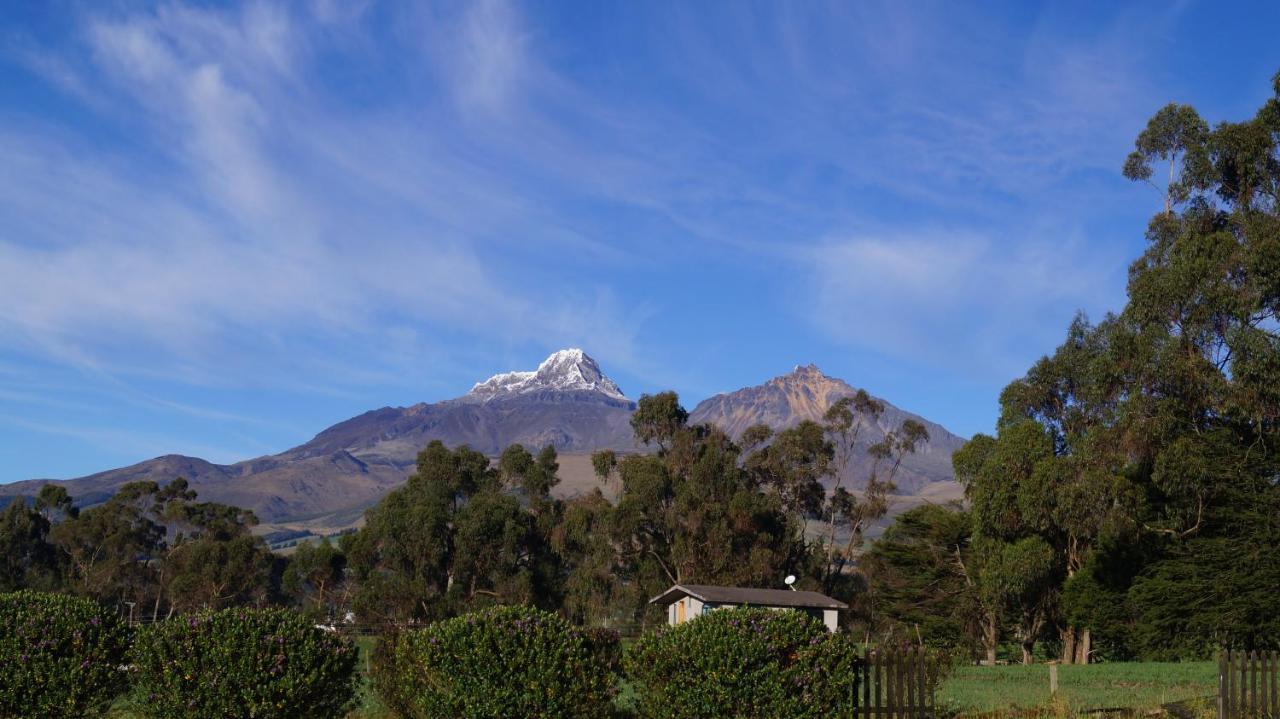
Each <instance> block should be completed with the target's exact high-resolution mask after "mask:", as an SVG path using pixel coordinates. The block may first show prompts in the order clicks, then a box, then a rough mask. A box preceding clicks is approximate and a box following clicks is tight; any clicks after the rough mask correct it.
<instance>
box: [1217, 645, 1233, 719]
mask: <svg viewBox="0 0 1280 719" xmlns="http://www.w3.org/2000/svg"><path fill="white" fill-rule="evenodd" d="M1230 662H1231V650H1229V649H1223V650H1222V651H1220V652H1218V719H1231V707H1230V705H1229V704H1228V703H1227V693H1228V692H1229V691H1231V689H1230V684H1231V682H1230V680H1229V679H1228V677H1229V673H1230V669H1229V668H1228V667H1229V665H1230Z"/></svg>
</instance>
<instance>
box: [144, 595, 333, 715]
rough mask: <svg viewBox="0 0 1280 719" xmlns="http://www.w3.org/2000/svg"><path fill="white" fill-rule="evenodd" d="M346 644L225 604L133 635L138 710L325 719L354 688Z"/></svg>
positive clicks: (293, 620)
mask: <svg viewBox="0 0 1280 719" xmlns="http://www.w3.org/2000/svg"><path fill="white" fill-rule="evenodd" d="M356 659H357V653H356V649H355V647H354V646H353V645H352V643H351V642H350V641H348V640H346V639H343V638H342V637H339V636H337V635H335V634H331V633H327V632H324V631H322V630H320V629H317V628H315V627H314V626H313V625H312V624H311V622H309V621H308V620H307V619H305V618H304V617H303V616H302V615H301V614H298V613H297V612H293V611H290V610H285V609H225V610H223V611H220V612H214V613H206V614H195V615H191V616H186V617H179V618H176V619H170V620H168V621H165V622H162V623H160V624H157V625H154V626H152V627H148V628H146V629H144V630H142V631H141V632H139V633H138V638H137V640H136V641H135V643H134V648H133V663H134V664H135V666H136V669H137V676H136V677H135V679H134V686H135V691H136V696H135V699H136V703H137V706H138V710H139V711H140V712H142V713H143V714H145V715H146V716H148V717H153V718H154V719H179V718H188V717H189V718H191V719H214V718H215V717H216V718H218V719H221V718H222V717H253V718H254V719H291V718H295V717H296V718H302V717H305V718H306V719H328V718H330V717H335V718H336V717H341V716H343V715H344V714H345V713H346V710H347V709H348V708H349V707H350V704H351V702H352V700H353V699H354V697H355V693H356V682H357V679H358V677H357V675H356V672H355V669H356Z"/></svg>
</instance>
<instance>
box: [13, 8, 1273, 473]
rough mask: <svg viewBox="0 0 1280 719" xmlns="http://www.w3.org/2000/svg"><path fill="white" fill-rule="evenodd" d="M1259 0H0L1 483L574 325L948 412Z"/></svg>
mask: <svg viewBox="0 0 1280 719" xmlns="http://www.w3.org/2000/svg"><path fill="white" fill-rule="evenodd" d="M1277 32H1280V5H1276V4H1275V3H1271V2H1265V3H1264V2H1258V3H1253V4H1248V3H1244V4H1236V5H1233V6H1232V10H1231V11H1230V12H1226V13H1223V12H1221V11H1215V4H1214V3H1209V2H1201V3H1195V2H1182V3H1169V2H1154V3H1111V2H1105V3H1103V2H1097V3H1080V2H1071V3H1061V4H1056V3H1048V4H1036V3H1031V2H1009V3H995V2H984V3H973V4H962V3H954V2H938V3H930V2H909V3H907V2H884V3H877V2H859V3H853V2H834V3H830V4H824V3H821V2H803V3H800V2H797V3H745V2H723V3H688V2H673V3H656V2H655V3H648V2H645V3H614V2H600V3H545V2H538V3H527V4H509V3H506V2H501V1H499V0H491V1H490V0H485V1H482V2H477V3H473V4H462V3H459V4H448V5H428V4H426V3H378V2H368V3H358V2H338V1H337V0H331V1H329V2H323V1H320V0H317V1H316V2H310V3H306V2H298V3H289V4H284V5H278V4H274V3H258V2H253V3H247V4H243V5H241V4H233V5H221V4H219V5H214V4H205V3H200V4H185V3H180V2H174V3H164V4H161V5H149V4H142V3H133V2H111V3H86V4H75V3H65V2H49V3H5V4H4V6H3V9H0V158H3V162H0V482H2V481H12V480H18V479H26V478H31V477H70V476H77V475H80V474H85V473H88V472H92V471H96V470H100V469H106V468H110V467H115V466H121V465H125V464H129V463H132V462H136V461H139V460H142V459H146V458H149V457H152V456H156V455H159V454H164V453H168V452H179V453H185V454H193V455H197V456H201V457H205V458H207V459H210V460H214V461H234V460H238V459H243V458H248V457H252V456H257V455H261V454H266V453H271V452H276V451H280V450H283V449H286V448H288V447H290V446H293V445H295V444H298V443H300V442H303V441H305V440H307V439H309V438H310V437H311V436H312V435H314V434H315V433H316V432H317V431H319V430H320V429H323V428H324V427H326V426H328V425H330V424H332V423H333V422H335V421H339V420H342V419H345V418H347V417H349V416H352V415H354V414H357V413H359V412H362V411H364V410H367V409H371V408H374V407H380V406H384V405H407V404H412V403H415V402H419V401H435V400H440V399H446V398H450V397H454V396H457V395H459V394H462V393H463V392H465V391H466V390H467V389H468V388H469V387H470V385H471V384H472V383H473V382H475V381H477V380H480V379H483V378H484V377H487V376H489V375H490V374H493V373H495V372H499V371H503V370H509V369H527V368H531V367H533V366H535V365H536V364H537V362H538V361H539V360H540V359H541V358H542V357H543V356H545V355H546V354H548V353H549V352H550V351H552V350H554V349H557V348H560V347H565V346H580V347H583V348H584V349H586V350H587V351H588V352H589V353H591V354H592V355H593V356H595V357H596V358H597V359H598V360H599V361H600V363H601V365H602V366H603V368H604V369H605V371H606V372H607V373H608V374H609V375H611V376H612V377H613V378H614V379H616V380H617V381H618V383H619V384H620V385H621V386H622V388H623V390H624V391H626V392H627V393H628V395H630V396H632V397H637V396H639V395H640V393H642V392H652V391H657V390H661V389H667V388H673V389H676V390H678V391H679V392H680V393H681V396H682V398H684V400H685V402H686V404H687V405H688V406H690V407H692V405H693V404H694V403H696V402H697V401H698V400H700V399H703V398H705V397H707V396H709V395H712V394H715V393H717V392H721V391H727V390H733V389H736V388H738V387H742V386H746V385H751V384H757V383H759V382H761V381H763V380H765V379H767V378H769V377H772V376H774V375H777V374H781V373H783V372H786V371H788V370H790V369H791V367H792V366H793V365H795V364H798V363H808V362H814V363H816V364H818V366H819V367H821V368H822V369H823V370H824V371H826V372H827V373H828V374H831V375H834V376H838V377H841V378H844V379H846V380H848V381H850V382H851V383H853V384H855V385H859V386H864V387H866V388H868V389H869V390H871V391H872V392H874V393H876V394H878V395H880V396H883V397H885V398H886V399H888V400H890V401H891V402H893V403H895V404H897V405H899V406H901V407H903V408H906V409H909V410H912V411H915V412H919V413H921V414H923V415H925V416H926V417H929V418H930V419H933V420H936V421H939V422H941V423H943V424H944V425H946V426H948V427H949V428H951V429H952V430H953V431H956V432H958V433H961V434H964V435H969V434H972V433H974V432H978V431H984V430H989V429H990V427H991V425H992V422H993V420H994V417H995V413H996V398H997V395H998V393H999V391H1000V389H1001V387H1003V386H1004V385H1005V384H1006V383H1007V382H1008V381H1009V380H1010V379H1012V378H1014V377H1016V376H1018V375H1020V374H1021V373H1022V372H1023V371H1024V370H1025V369H1026V367H1027V366H1028V365H1029V364H1030V363H1031V362H1032V361H1034V360H1035V359H1036V358H1037V357H1039V356H1040V355H1042V354H1044V353H1045V352H1047V351H1050V350H1051V349H1052V348H1053V347H1054V346H1055V345H1056V344H1057V343H1058V342H1059V341H1060V339H1061V338H1062V336H1063V334H1064V332H1065V328H1066V326H1067V323H1068V322H1069V321H1070V319H1071V317H1072V315H1073V314H1074V313H1075V312H1076V311H1077V310H1084V311H1086V312H1088V313H1090V314H1091V315H1093V316H1098V315H1101V314H1102V313H1103V312H1105V311H1107V310H1109V309H1116V308H1119V307H1120V306H1121V305H1122V304H1123V297H1124V281H1125V271H1126V266H1127V264H1128V263H1129V261H1130V260H1131V259H1133V258H1134V257H1135V256H1136V255H1137V254H1138V253H1139V252H1140V251H1141V249H1142V246H1143V230H1144V228H1145V225H1146V220H1147V218H1148V217H1149V216H1150V215H1151V214H1152V212H1154V211H1155V210H1156V209H1157V208H1158V206H1159V198H1158V196H1157V195H1156V194H1155V192H1154V191H1153V190H1151V189H1150V188H1149V187H1144V186H1141V185H1134V184H1131V183H1128V182H1126V181H1125V180H1124V179H1123V178H1122V177H1121V176H1120V172H1119V168H1120V165H1121V163H1122V161H1123V159H1124V157H1125V155H1126V154H1127V152H1128V150H1129V149H1130V148H1131V147H1132V142H1133V138H1134V137H1135V135H1136V134H1137V132H1138V131H1139V130H1140V129H1141V127H1142V125H1143V124H1144V123H1145V120H1146V118H1147V117H1149V116H1150V114H1151V113H1152V112H1154V111H1155V110H1156V109H1157V108H1159V107H1160V106H1161V105H1163V104H1164V103H1166V102H1169V101H1178V102H1185V103H1190V104H1193V105H1195V106H1196V107H1197V108H1198V109H1200V111H1201V112H1202V114H1204V115H1205V116H1206V117H1207V118H1209V119H1210V120H1211V121H1219V120H1237V119H1243V118H1245V117H1247V116H1250V115H1251V114H1252V112H1253V111H1254V110H1255V109H1256V108H1257V107H1258V106H1259V105H1260V104H1261V103H1262V101H1263V100H1264V99H1265V98H1266V97H1267V95H1268V92H1269V89H1270V78H1271V76H1272V74H1274V73H1275V72H1276V70H1277V69H1280V43H1276V42H1275V37H1276V35H1277Z"/></svg>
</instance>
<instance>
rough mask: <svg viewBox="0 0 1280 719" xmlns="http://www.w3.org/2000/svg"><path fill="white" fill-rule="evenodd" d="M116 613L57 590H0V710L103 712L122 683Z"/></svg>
mask: <svg viewBox="0 0 1280 719" xmlns="http://www.w3.org/2000/svg"><path fill="white" fill-rule="evenodd" d="M128 647H129V636H128V633H127V631H126V629H125V627H124V626H123V624H122V623H121V622H120V620H119V617H118V615H117V614H116V613H115V612H111V611H108V610H105V609H103V608H102V607H100V606H98V605H97V604H95V603H93V602H91V601H88V600H85V599H78V598H75V597H69V596H66V595H62V594H43V593H40V592H31V591H22V592H15V593H13V594H3V595H0V717H5V718H6V719H8V718H9V717H37V716H38V717H84V716H95V715H97V714H100V713H102V712H103V711H104V710H105V709H106V708H107V707H108V706H109V705H110V703H111V700H112V699H113V698H114V697H115V696H116V695H118V694H119V693H120V692H121V691H122V690H123V689H124V687H125V683H126V682H127V677H126V675H125V672H124V671H123V668H122V665H123V664H124V662H125V655H126V653H127V651H128Z"/></svg>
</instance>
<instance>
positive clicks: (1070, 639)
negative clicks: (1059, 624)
mask: <svg viewBox="0 0 1280 719" xmlns="http://www.w3.org/2000/svg"><path fill="white" fill-rule="evenodd" d="M1061 636H1062V657H1061V659H1062V663H1063V664H1075V663H1076V651H1077V650H1076V628H1075V627H1064V628H1063V629H1062V632H1061Z"/></svg>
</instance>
